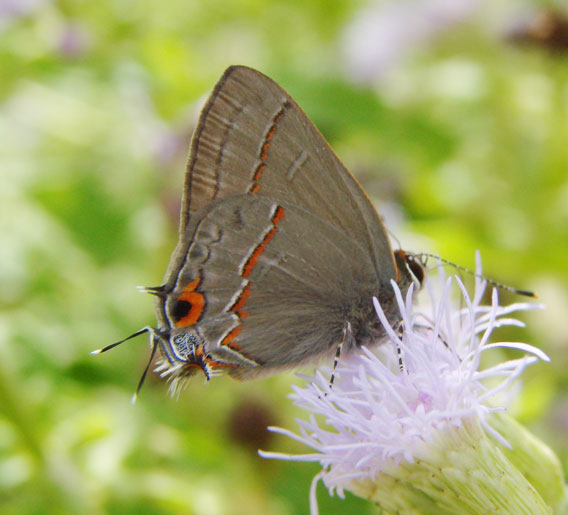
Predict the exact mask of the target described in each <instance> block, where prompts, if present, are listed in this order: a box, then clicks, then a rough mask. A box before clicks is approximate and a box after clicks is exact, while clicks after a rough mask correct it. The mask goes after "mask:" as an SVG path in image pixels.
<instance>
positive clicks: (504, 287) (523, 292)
mask: <svg viewBox="0 0 568 515" xmlns="http://www.w3.org/2000/svg"><path fill="white" fill-rule="evenodd" d="M416 255H417V256H423V257H426V258H434V259H437V260H438V261H441V262H442V263H445V264H446V265H450V266H453V267H454V268H456V269H457V270H461V271H462V272H466V273H468V274H471V275H473V276H474V277H477V278H478V279H483V280H484V281H487V282H488V283H489V284H492V285H493V286H496V287H497V288H499V289H501V290H505V291H510V292H511V293H515V294H517V295H524V296H525V297H532V298H533V299H537V298H538V296H537V295H536V294H535V293H533V292H532V291H528V290H517V288H513V287H512V286H508V285H506V284H502V283H498V282H497V281H493V280H492V279H488V278H487V277H485V276H484V275H481V274H478V273H476V272H473V271H472V270H470V269H469V268H466V267H465V266H461V265H456V264H455V263H452V262H451V261H448V260H447V259H444V258H441V257H440V256H438V255H437V254H428V253H426V252H421V253H420V254H416Z"/></svg>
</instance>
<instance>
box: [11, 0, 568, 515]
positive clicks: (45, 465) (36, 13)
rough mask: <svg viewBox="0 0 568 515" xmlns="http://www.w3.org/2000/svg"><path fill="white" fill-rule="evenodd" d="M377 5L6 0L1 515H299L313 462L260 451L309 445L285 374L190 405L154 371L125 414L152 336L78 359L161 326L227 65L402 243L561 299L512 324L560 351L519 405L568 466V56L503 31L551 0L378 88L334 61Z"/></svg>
mask: <svg viewBox="0 0 568 515" xmlns="http://www.w3.org/2000/svg"><path fill="white" fill-rule="evenodd" d="M471 3H472V4H475V2H471ZM409 4H410V5H411V4H412V2H410V3H409ZM364 5H365V4H363V2H360V1H357V2H347V1H340V0H333V1H323V0H302V1H299V0H294V1H291V2H289V1H284V0H281V1H273V2H271V1H269V2H266V1H260V0H247V1H244V2H240V1H234V0H233V1H226V0H223V1H221V0H212V1H207V2H199V1H196V0H170V1H168V2H159V1H157V0H144V1H133V0H130V1H128V0H122V1H118V2H116V1H113V0H99V1H96V2H89V1H79V2H78V1H74V0H61V1H55V0H53V1H49V0H34V1H32V0H28V1H25V2H20V3H19V2H17V1H13V2H3V3H2V5H0V70H1V72H0V73H1V77H2V79H1V80H0V178H1V182H0V213H1V217H0V284H1V287H0V307H1V311H0V415H1V417H0V510H1V511H2V513H39V512H42V513H44V512H49V513H75V512H76V513H195V514H208V515H209V514H216V513H219V514H225V513H227V514H240V513H243V514H244V513H246V514H255V513H258V514H261V513H262V514H264V513H271V514H282V515H284V514H292V513H306V512H307V509H308V489H309V485H310V481H311V478H312V477H313V475H314V474H315V473H316V472H317V469H318V467H317V466H315V465H312V466H310V465H301V464H297V463H283V462H272V461H266V460H262V459H261V458H259V457H258V456H257V455H256V449H257V448H258V447H259V446H260V447H263V448H265V449H271V450H287V451H289V452H298V451H302V450H303V449H301V448H299V447H294V446H293V444H291V443H290V442H288V441H283V440H280V439H270V438H269V437H268V436H267V435H266V433H265V432H264V430H263V429H264V427H265V426H266V425H267V424H273V423H278V424H280V425H284V426H286V427H293V426H294V422H293V418H294V416H298V413H297V411H295V410H294V408H293V407H291V406H290V403H289V401H288V400H287V399H286V394H287V393H288V391H289V384H290V382H291V381H294V380H295V379H294V376H293V375H292V374H284V375H281V376H279V377H275V378H271V379H267V380H262V381H257V382H253V383H245V384H241V383H236V382H234V381H231V380H229V379H227V378H223V379H219V380H215V381H213V382H212V383H211V384H209V385H203V384H202V382H201V381H200V380H199V379H196V380H195V381H193V383H192V384H191V386H190V388H189V390H188V391H187V392H186V393H184V394H183V395H182V396H181V398H180V399H179V400H178V401H176V400H173V399H170V398H169V397H168V396H167V395H166V386H165V385H164V384H163V383H161V382H160V381H158V380H157V379H154V378H153V379H151V380H149V381H148V384H147V385H146V386H145V388H144V389H143V391H142V395H141V398H140V399H139V402H138V403H137V405H136V406H135V407H131V406H130V404H129V398H130V395H131V393H132V392H133V390H134V389H135V386H136V383H137V381H138V378H139V375H140V373H141V372H142V370H143V368H144V366H145V360H146V359H147V357H148V352H147V347H146V345H145V342H144V341H142V340H143V337H141V338H140V340H137V341H133V342H130V343H129V344H126V345H124V346H123V347H121V348H120V349H117V350H115V351H114V352H113V353H112V354H105V355H103V356H100V357H97V358H95V357H91V356H89V354H88V353H89V351H90V350H93V349H96V348H98V347H101V346H104V345H105V344H108V343H110V342H112V341H115V340H117V339H119V338H121V337H123V336H126V335H128V334H130V333H131V332H133V331H134V330H135V329H138V328H140V327H143V326H144V325H147V324H153V320H154V315H153V311H152V300H151V299H149V298H147V297H145V296H141V295H138V294H137V293H136V291H135V290H134V286H135V285H137V284H148V285H155V284H158V283H159V282H160V280H161V278H162V276H163V272H164V270H165V267H166V265H167V262H168V258H169V253H170V252H171V250H172V249H173V246H174V245H175V240H176V231H177V227H176V225H177V216H178V214H177V211H178V209H179V196H180V191H181V184H182V181H183V170H184V166H185V160H186V155H187V149H188V143H189V138H190V135H191V131H192V127H193V124H194V122H195V116H196V114H197V112H198V109H199V103H200V101H202V100H203V97H204V95H205V94H206V93H207V92H208V90H209V89H210V88H211V87H212V86H213V84H214V83H215V81H216V79H217V78H218V76H219V75H220V74H221V73H222V71H223V70H224V69H225V68H226V67H227V66H228V65H230V64H248V65H250V66H253V67H256V68H258V69H260V70H261V71H263V72H265V73H266V74H268V75H270V76H271V77H273V78H274V79H275V80H277V81H278V82H280V83H281V84H282V85H283V86H284V87H285V88H286V89H287V90H288V91H289V92H290V93H291V94H292V95H293V96H294V98H295V99H296V100H297V101H298V102H299V104H300V105H302V106H303V108H304V109H305V110H306V112H307V113H308V115H309V116H310V117H311V118H312V119H313V120H314V122H315V123H316V125H317V126H318V127H319V128H320V130H321V131H322V132H323V133H324V135H325V136H326V137H327V138H328V139H329V141H330V142H331V144H332V146H333V147H334V149H335V150H336V151H337V153H338V154H339V155H340V156H342V158H343V160H344V162H345V163H346V164H347V165H348V166H349V167H350V168H351V169H352V170H353V171H354V172H355V173H356V174H357V175H358V176H359V177H360V178H361V180H362V182H363V183H364V185H365V187H366V188H367V190H368V192H369V193H370V194H371V196H372V197H373V198H374V199H376V200H377V205H378V209H379V211H380V212H381V213H382V214H384V215H385V220H386V223H387V226H388V227H389V229H390V230H391V232H392V233H393V234H394V235H395V236H397V237H399V238H400V239H401V244H402V246H403V247H404V248H406V249H409V250H415V251H420V250H427V251H435V252H438V253H439V254H440V255H442V256H444V257H446V258H448V259H450V260H453V261H455V262H457V263H460V264H463V265H465V266H471V265H472V262H473V254H474V250H475V249H480V250H481V254H482V257H483V260H484V265H485V271H486V273H487V274H488V275H489V276H491V277H494V278H498V279H499V280H500V281H502V282H505V283H507V284H512V285H514V286H518V287H520V288H527V289H529V288H531V289H534V290H536V291H537V292H538V293H539V295H540V299H541V301H542V302H543V303H544V304H546V305H547V306H548V309H547V310H546V311H544V312H535V313H533V314H532V316H531V317H530V319H529V320H528V323H529V327H528V329H527V330H523V331H514V332H512V333H511V332H510V333H508V334H505V333H503V337H504V338H505V337H506V338H513V339H515V338H519V339H522V340H524V341H528V342H530V343H533V344H535V345H538V346H540V347H541V348H543V349H544V350H545V351H546V352H547V353H548V354H549V355H550V356H551V358H552V362H551V363H550V364H539V365H536V366H534V367H533V368H532V369H531V370H530V371H529V372H528V373H527V375H526V379H525V388H524V390H523V394H522V396H521V398H520V400H519V401H518V402H517V403H516V405H515V407H514V413H515V415H516V416H517V417H518V418H519V419H520V420H521V421H522V422H523V423H524V424H526V425H528V426H529V427H531V428H532V429H533V430H534V431H535V432H536V433H537V434H539V435H540V436H541V437H542V438H544V439H545V440H546V441H548V442H549V443H550V444H551V445H552V447H553V448H554V449H555V450H556V451H557V452H558V453H559V454H560V456H561V457H562V459H563V461H564V463H565V464H566V463H567V461H568V442H567V441H566V438H565V434H566V431H568V414H567V413H568V394H567V390H568V375H567V374H566V369H567V366H568V351H567V348H568V347H567V345H568V331H567V330H566V329H565V328H564V326H563V325H562V323H563V317H564V316H565V314H566V312H567V310H568V295H567V285H568V267H567V266H566V256H567V255H568V173H567V171H568V61H567V59H568V57H567V56H568V51H567V50H566V49H564V50H563V49H562V48H560V49H558V48H556V49H551V48H550V45H547V44H545V43H546V42H544V41H542V40H538V38H537V40H533V41H527V42H525V44H523V45H520V44H516V43H514V42H513V41H512V40H511V38H508V37H506V33H507V31H508V29H510V28H511V23H512V21H514V20H515V19H516V16H520V15H521V14H522V15H526V16H528V18H529V19H533V20H534V19H535V18H534V17H535V14H534V13H535V12H539V11H542V10H543V9H546V8H548V7H550V6H551V5H552V4H545V3H543V2H535V3H528V2H527V3H524V2H514V1H513V0H511V1H501V2H497V3H489V2H488V3H487V5H486V4H482V3H479V4H478V5H476V7H475V9H473V12H472V13H471V14H470V15H469V16H467V17H464V19H462V20H460V21H459V22H456V23H454V24H448V25H447V26H444V27H440V30H439V31H435V32H434V33H433V34H432V35H431V36H430V37H429V38H427V39H426V40H425V41H422V42H420V43H419V44H415V45H414V46H412V45H410V46H409V48H407V50H406V52H402V53H400V55H397V58H396V60H395V61H396V62H395V63H394V65H392V66H391V67H389V68H388V69H386V70H384V72H383V73H382V74H381V78H380V79H378V80H376V81H374V82H372V83H368V82H363V81H361V80H357V78H356V77H352V76H351V77H350V74H349V72H348V70H349V62H348V60H349V59H348V57H345V51H344V50H345V49H344V46H345V28H346V27H347V26H348V25H352V24H353V23H355V22H354V20H355V19H356V18H357V16H358V13H359V9H361V8H363V7H364ZM381 5H382V6H383V7H385V8H387V6H386V3H385V2H383V3H380V2H379V3H377V4H376V6H381ZM565 14H566V13H565ZM400 30H401V31H404V30H405V29H404V27H401V28H400ZM529 39H530V38H529ZM363 50H364V49H363ZM392 51H393V55H396V51H397V49H396V48H393V49H392ZM503 296H505V295H504V294H503ZM259 428H260V430H259ZM318 497H319V502H320V510H321V512H322V513H366V512H369V513H370V512H372V509H371V507H369V506H367V504H366V503H365V502H363V501H361V500H359V499H356V498H354V497H348V499H347V500H346V501H341V500H338V499H329V498H328V497H327V495H326V494H325V493H324V492H323V489H320V491H319V496H318Z"/></svg>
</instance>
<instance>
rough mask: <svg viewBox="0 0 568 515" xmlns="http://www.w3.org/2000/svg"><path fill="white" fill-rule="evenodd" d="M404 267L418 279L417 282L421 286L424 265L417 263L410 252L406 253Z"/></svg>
mask: <svg viewBox="0 0 568 515" xmlns="http://www.w3.org/2000/svg"><path fill="white" fill-rule="evenodd" d="M406 267H407V268H408V271H409V272H410V274H411V275H412V276H413V277H414V278H415V279H416V281H418V284H419V285H420V286H422V284H423V283H424V275H425V274H424V266H423V265H422V263H419V262H418V261H417V260H416V259H415V257H414V256H413V255H411V254H407V255H406Z"/></svg>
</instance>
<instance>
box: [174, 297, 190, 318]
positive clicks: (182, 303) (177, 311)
mask: <svg viewBox="0 0 568 515" xmlns="http://www.w3.org/2000/svg"><path fill="white" fill-rule="evenodd" d="M190 310H191V303H189V302H187V300H178V301H177V302H176V304H175V306H174V309H173V310H172V315H173V317H174V318H175V319H176V320H181V319H182V318H183V317H185V316H187V315H188V313H189V311H190Z"/></svg>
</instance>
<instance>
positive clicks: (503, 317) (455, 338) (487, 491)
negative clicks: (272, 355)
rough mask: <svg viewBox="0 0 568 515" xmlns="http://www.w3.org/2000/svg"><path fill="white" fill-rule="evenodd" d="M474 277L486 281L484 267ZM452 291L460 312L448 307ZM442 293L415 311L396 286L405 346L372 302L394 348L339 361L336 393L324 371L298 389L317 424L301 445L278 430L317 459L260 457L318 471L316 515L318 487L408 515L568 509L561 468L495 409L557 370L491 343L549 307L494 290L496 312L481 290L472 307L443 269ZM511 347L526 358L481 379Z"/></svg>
mask: <svg viewBox="0 0 568 515" xmlns="http://www.w3.org/2000/svg"><path fill="white" fill-rule="evenodd" d="M477 272H478V275H481V265H480V261H479V257H478V265H477ZM454 283H457V286H458V289H459V292H460V293H461V296H462V308H456V307H455V304H454V302H453V301H452V300H451V295H450V293H451V290H452V287H453V286H454ZM440 286H441V288H440V290H441V293H436V292H435V289H434V288H433V287H432V285H431V284H429V285H428V288H427V289H428V292H429V298H430V305H429V306H428V307H427V308H419V307H417V308H415V307H413V295H414V292H413V288H412V287H411V288H410V290H409V291H408V295H407V296H406V299H403V298H402V295H401V293H400V290H399V289H398V287H397V285H396V283H394V282H393V288H394V291H395V294H396V298H397V302H398V306H399V309H400V313H401V317H402V321H403V326H404V331H403V332H402V334H399V332H398V331H395V330H394V329H393V328H391V327H390V326H389V325H388V322H387V320H386V317H385V315H384V313H383V311H382V309H381V307H380V305H379V303H378V301H377V300H376V299H375V300H374V302H375V308H376V311H377V315H378V317H379V319H380V321H381V323H382V324H383V326H384V327H385V330H386V331H387V334H388V341H387V342H385V343H384V344H383V345H381V346H379V347H378V348H377V349H373V351H371V350H369V349H366V348H362V349H361V353H359V354H356V355H353V356H350V357H345V358H344V357H342V358H341V361H340V365H339V367H338V370H337V371H336V382H335V384H334V386H333V388H330V387H329V372H327V371H326V372H325V373H322V372H316V374H315V377H306V376H303V378H304V379H305V380H306V384H305V386H304V387H295V386H294V387H293V388H294V392H295V393H294V394H293V395H292V396H291V397H292V398H293V399H294V402H295V404H297V405H299V406H301V407H302V408H304V409H305V410H306V411H308V412H309V413H311V415H310V416H309V418H308V420H299V421H298V423H299V425H300V434H299V435H297V434H295V433H293V432H291V431H288V430H285V429H280V428H271V430H272V431H274V432H277V433H281V434H284V435H287V436H289V437H291V438H293V439H295V440H297V441H300V442H302V443H304V444H306V445H307V446H309V447H311V448H313V449H314V450H315V451H316V452H315V453H310V454H303V455H287V454H281V453H269V452H261V455H262V456H264V457H266V458H279V459H285V460H295V461H318V462H320V463H321V465H322V468H323V469H322V471H321V472H320V473H319V474H318V475H317V476H316V477H315V478H314V482H313V484H312V489H311V495H310V504H311V511H312V513H313V514H314V513H317V504H316V499H315V487H316V484H317V482H318V480H320V479H321V480H323V482H324V484H325V485H326V487H327V488H328V489H329V492H330V494H333V493H334V492H336V493H337V495H338V496H339V497H342V498H343V497H344V490H350V491H352V492H353V493H355V494H357V495H359V496H361V497H365V498H368V499H370V500H372V501H374V502H376V503H379V504H380V505H381V507H382V508H384V509H386V510H387V511H393V512H403V513H406V512H409V511H411V512H412V513H417V512H418V513H420V512H423V511H428V510H431V511H436V512H437V513H458V512H459V513H485V512H488V511H492V510H495V509H496V510H499V509H504V510H505V512H507V513H516V512H530V513H547V512H548V510H549V505H555V506H556V507H557V506H560V505H561V504H562V503H563V502H565V491H564V486H563V484H562V482H561V480H560V479H559V478H561V477H562V475H561V474H560V473H559V470H560V465H559V463H558V461H557V459H556V457H555V456H554V455H553V454H552V453H551V452H550V451H549V449H548V448H546V447H545V446H544V445H543V444H540V442H538V441H536V440H534V441H536V442H538V443H539V444H540V446H539V445H536V444H535V445H534V446H528V447H530V451H529V450H528V447H527V445H524V442H526V441H527V435H525V434H524V433H523V430H522V428H521V429H520V428H519V427H518V426H517V425H515V424H516V423H515V422H514V421H512V420H511V419H509V418H508V417H504V416H502V415H499V414H498V412H501V411H503V410H504V409H505V407H504V405H503V399H500V398H499V402H498V403H497V405H491V404H490V400H492V399H497V398H498V397H499V395H501V394H503V393H504V392H506V391H507V390H508V389H509V386H510V385H511V384H512V383H513V382H514V380H515V379H517V378H518V377H519V376H520V375H521V374H522V372H523V370H524V369H525V368H526V367H527V366H528V365H530V364H532V363H534V362H536V361H537V360H538V359H541V360H544V361H548V357H547V356H546V355H545V354H544V353H543V352H542V351H540V350H539V349H537V348H535V347H533V346H531V345H528V344H525V343H520V342H498V343H490V342H489V337H490V335H491V333H492V331H493V330H494V329H495V328H497V327H501V326H505V325H515V326H523V324H522V323H521V322H520V321H518V320H516V319H514V318H511V317H510V314H511V313H513V312H515V311H522V310H529V309H535V308H537V307H540V306H535V305H532V304H525V303H517V304H513V305H510V306H500V305H499V302H498V295H497V291H496V290H494V291H493V294H492V303H491V306H484V305H482V304H481V300H482V297H483V293H484V290H485V286H486V283H485V281H483V280H481V279H477V280H476V285H475V293H474V295H473V298H471V297H470V295H469V293H468V292H467V290H466V288H465V287H464V285H463V283H462V282H461V281H460V279H459V278H457V277H455V278H448V279H446V278H445V276H444V274H443V271H442V269H441V268H440ZM503 347H507V348H513V349H517V350H519V351H521V353H522V356H521V357H519V358H516V359H512V360H508V361H505V362H501V363H497V364H495V365H493V366H491V367H489V368H486V369H480V361H481V356H482V354H484V353H486V352H489V351H494V350H495V349H499V348H503ZM316 415H321V416H323V419H322V418H321V417H316ZM532 441H533V440H531V442H532ZM533 443H534V442H533ZM513 447H514V449H515V450H514V452H511V451H509V449H511V448H513ZM535 449H537V450H535ZM505 453H509V456H508V457H507V456H506V455H505ZM534 467H537V468H538V470H539V471H541V470H542V473H540V472H539V474H538V477H537V478H536V479H535V480H534V481H533V483H532V484H531V483H530V482H529V481H528V479H527V477H528V476H530V475H531V471H532V472H534V471H535V470H536V469H535V468H534ZM547 471H548V472H547ZM533 475H534V474H533ZM551 475H552V476H554V477H552V478H551ZM544 476H546V479H545V478H544ZM534 483H537V484H534ZM541 485H543V488H541V489H538V487H539V486H541ZM542 490H546V491H544V492H543V491H542ZM545 499H546V501H545ZM406 510H409V511H406Z"/></svg>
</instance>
